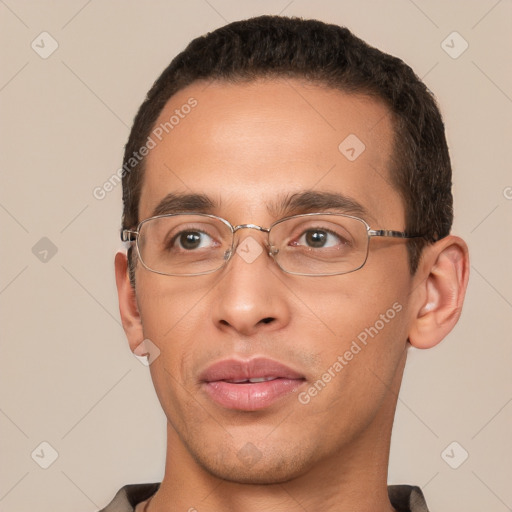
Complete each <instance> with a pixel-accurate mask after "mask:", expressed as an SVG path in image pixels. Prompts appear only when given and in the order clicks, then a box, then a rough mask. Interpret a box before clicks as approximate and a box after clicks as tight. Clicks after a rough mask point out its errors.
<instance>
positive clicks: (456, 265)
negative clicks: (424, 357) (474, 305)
mask: <svg viewBox="0 0 512 512" xmlns="http://www.w3.org/2000/svg"><path fill="white" fill-rule="evenodd" d="M417 275H418V279H420V282H419V284H416V288H415V290H414V292H413V293H414V294H415V295H416V297H417V299H416V301H414V302H415V308H416V309H415V311H414V314H415V317H414V319H413V321H412V324H411V328H410V332H409V341H410V343H411V345H412V346H413V347H416V348H430V347H433V346H435V345H437V344H438V343H439V342H440V341H442V340H443V338H444V337H445V336H446V335H447V334H448V333H449V332H450V331H451V330H452V329H453V327H454V326H455V324H456V323H457V321H458V319H459V317H460V314H461V311H462V304H463V302H464V296H465V293H466V288H467V284H468V278H469V255H468V248H467V245H466V243H465V242H464V240H462V239H460V238H459V237H456V236H447V237H446V238H443V239H442V240H440V241H439V242H436V243H435V244H434V245H432V246H429V247H427V248H425V249H424V255H423V257H422V262H421V264H420V268H419V269H418V272H417Z"/></svg>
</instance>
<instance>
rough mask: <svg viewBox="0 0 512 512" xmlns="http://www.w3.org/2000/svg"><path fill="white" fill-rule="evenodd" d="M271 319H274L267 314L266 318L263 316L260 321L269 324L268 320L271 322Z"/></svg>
mask: <svg viewBox="0 0 512 512" xmlns="http://www.w3.org/2000/svg"><path fill="white" fill-rule="evenodd" d="M273 321H274V318H272V317H270V316H268V317H267V318H263V319H262V320H260V323H263V324H269V323H270V322H273Z"/></svg>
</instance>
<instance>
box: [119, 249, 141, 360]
mask: <svg viewBox="0 0 512 512" xmlns="http://www.w3.org/2000/svg"><path fill="white" fill-rule="evenodd" d="M115 269H116V285H117V296H118V298H119V312H120V313H121V321H122V324H123V329H124V332H125V333H126V337H127V338H128V343H129V344H130V349H131V350H132V352H135V351H136V349H137V347H139V346H141V343H142V341H143V340H144V333H143V329H142V322H141V318H140V314H139V308H138V307H137V299H136V296H135V288H134V287H133V286H132V285H131V283H130V277H129V274H128V258H127V256H126V254H125V253H124V252H123V251H119V252H118V253H117V254H116V258H115Z"/></svg>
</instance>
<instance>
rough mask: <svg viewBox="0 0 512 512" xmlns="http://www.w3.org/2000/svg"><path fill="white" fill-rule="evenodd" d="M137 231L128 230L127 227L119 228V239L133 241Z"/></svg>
mask: <svg viewBox="0 0 512 512" xmlns="http://www.w3.org/2000/svg"><path fill="white" fill-rule="evenodd" d="M138 234H139V232H138V231H130V230H129V229H122V230H121V241H123V242H134V241H135V240H136V239H137V235H138Z"/></svg>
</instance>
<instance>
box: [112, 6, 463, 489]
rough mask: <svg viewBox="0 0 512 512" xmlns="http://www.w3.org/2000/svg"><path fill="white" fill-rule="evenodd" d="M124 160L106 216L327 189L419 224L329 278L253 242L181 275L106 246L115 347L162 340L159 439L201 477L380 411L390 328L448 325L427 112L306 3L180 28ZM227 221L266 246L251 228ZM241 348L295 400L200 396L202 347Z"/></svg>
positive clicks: (360, 45) (314, 456)
mask: <svg viewBox="0 0 512 512" xmlns="http://www.w3.org/2000/svg"><path fill="white" fill-rule="evenodd" d="M185 106H187V107H186V108H185ZM173 116H174V118H175V119H176V120H175V122H174V121H172V117H173ZM166 123H167V124H166ZM159 127H164V128H163V130H162V128H160V129H159ZM165 127H166V128H165ZM158 129H159V131H157V130H158ZM350 134H353V135H355V136H356V137H357V139H358V140H359V141H360V142H362V143H363V144H364V146H365V148H364V151H362V152H361V154H360V155H358V157H357V158H356V159H354V160H353V161H350V160H349V159H347V157H346V156H345V155H343V154H342V152H341V150H340V149H339V145H340V143H341V142H342V141H343V140H345V139H346V137H347V136H349V135H350ZM149 140H151V144H149V143H148V142H149ZM150 145H151V148H150V150H149V151H148V150H146V151H144V152H142V151H141V148H144V147H146V148H148V147H149V146H150ZM135 155H136V156H135ZM141 155H142V156H141ZM132 164H133V165H132ZM124 169H125V173H124V176H123V201H124V212H123V229H135V228H136V227H137V225H138V224H139V223H140V222H141V221H142V220H144V219H146V218H148V217H151V216H153V215H155V212H156V213H160V212H162V211H163V210H162V208H163V207H165V205H166V204H167V206H168V204H169V203H170V202H171V203H172V202H173V201H174V204H175V205H176V204H178V205H179V206H178V209H182V210H183V211H195V212H197V213H211V214H214V215H218V216H220V217H222V218H224V219H226V220H228V221H229V222H230V223H231V224H232V225H240V224H258V225H260V226H263V227H268V226H270V225H271V224H272V223H273V222H275V221H277V220H279V219H280V218H282V217H285V216H287V215H290V214H295V213H307V212H314V211H316V210H319V211H330V207H329V206H328V205H327V206H326V200H327V203H328V199H329V197H330V196H331V195H333V194H334V195H339V196H342V197H344V198H347V199H348V200H349V202H350V201H352V202H353V204H356V205H359V206H361V207H362V208H361V211H364V214H362V215H361V216H365V218H364V220H365V221H366V222H367V223H368V224H370V226H371V227H372V228H374V229H392V230H400V231H406V232H409V233H416V234H420V235H421V236H420V237H417V238H414V239H410V240H408V241H406V240H394V239H381V240H375V243H374V241H373V240H372V241H371V247H370V254H369V257H368V261H367V262H366V264H365V266H364V267H363V268H361V269H360V270H358V271H356V272H353V273H350V274H344V275H336V276H328V277H325V276H324V277H311V276H295V275H287V274H285V273H282V272H281V271H280V269H279V268H278V267H277V266H276V265H275V263H274V262H273V261H272V258H270V257H269V256H268V255H267V254H265V252H263V253H262V255H259V256H258V257H257V258H255V259H254V260H253V261H251V263H248V262H247V261H246V260H244V259H243V258H241V257H238V256H239V255H236V254H235V256H234V257H233V258H232V259H231V261H230V262H229V265H227V266H225V267H223V268H222V269H221V270H219V271H218V272H216V273H212V274H207V275H201V276H193V277H183V276H179V277H176V276H174V277H171V276H162V275H158V274H155V273H153V272H150V271H148V270H147V269H145V268H144V267H143V266H142V265H141V264H140V262H138V261H137V258H136V255H135V254H134V251H133V250H132V251H131V254H129V256H128V260H129V261H127V260H126V258H125V257H124V256H123V255H118V257H117V259H116V270H117V280H118V289H119V297H120V305H121V314H122V317H123V325H124V327H125V330H126V332H127V335H128V338H129V341H130V346H131V348H132V350H134V351H135V350H137V347H139V344H140V343H141V342H142V340H144V339H149V340H151V343H152V344H154V345H155V346H157V347H158V349H159V350H160V356H159V357H158V358H157V359H156V360H155V361H154V363H152V365H151V374H152V378H153V381H154V384H155V388H156V391H157V394H158V396H159V399H160V401H161V403H162V406H163V409H164V411H165V413H166V415H167V418H168V420H169V425H170V429H171V434H170V437H171V439H173V443H174V445H175V449H176V450H178V451H179V449H181V450H182V452H183V453H186V454H188V456H190V458H191V460H194V461H195V462H196V463H197V464H198V465H199V466H200V467H201V468H203V469H204V470H206V471H207V472H209V473H211V474H214V475H216V476H220V477H222V478H225V479H228V480H234V481H241V482H251V483H255V482H265V483H269V482H278V481H286V480H288V479H290V478H293V477H294V476H298V475H301V474H304V473H305V472H307V471H308V469H310V468H312V467H314V466H315V465H318V464H320V463H321V462H322V463H324V464H325V463H326V461H328V460H330V461H331V462H332V463H333V464H334V463H335V460H334V459H335V457H336V454H340V453H342V452H343V451H344V452H345V455H346V456H348V451H349V448H350V450H352V451H354V450H355V449H356V448H355V447H357V446H358V443H359V444H361V443H363V437H364V435H366V436H367V437H368V436H369V438H372V439H373V437H372V436H373V435H375V436H377V437H378V434H377V432H378V431H379V425H380V428H384V430H386V429H387V430H390V429H391V423H392V415H393V411H394V407H395V403H396V393H397V392H398V389H399V385H400V380H401V375H402V371H403V367H404V364H405V358H406V356H405V354H406V348H407V346H408V343H409V342H410V343H412V344H414V345H416V346H418V347H422V348H426V347H429V346H433V345H435V344H436V343H438V342H439V341H440V340H441V339H442V338H443V337H444V336H445V335H446V334H447V332H449V330H450V329H451V328H452V327H453V325H454V324H455V322H456V321H457V318H458V316H459V314H460V308H461V304H462V299H463V295H464V289H465V283H466V282H467V250H466V248H465V245H464V243H463V242H462V241H460V240H459V239H456V238H455V237H451V236H449V232H450V227H451V223H452V196H451V168H450V160H449V155H448V149H447V144H446V139H445V135H444V126H443V122H442V118H441V115H440V113H439V109H438V108H437V106H436V103H435V100H434V98H433V96H432V95H431V93H430V92H429V91H428V89H427V88H426V87H425V85H424V84H423V83H422V82H421V81H420V80H419V79H418V77H417V76H416V75H415V74H414V73H413V71H412V70H411V69H410V68H409V67H408V66H407V65H406V64H404V63H403V62H402V61H401V60H399V59H397V58H395V57H392V56H390V55H386V54H384V53H382V52H380V51H378V50H377V49H375V48H372V47H370V46H368V45H367V44H366V43H364V42H363V41H361V40H360V39H358V38H357V37H355V36H354V35H353V34H351V32H350V31H349V30H348V29H346V28H341V27H338V26H334V25H326V24H324V23H321V22H318V21H313V20H306V21H305V20H300V19H290V18H281V17H272V16H264V17H260V18H255V19H252V20H247V21H241V22H235V23H232V24H230V25H227V26H225V27H223V28H220V29H218V30H216V31H214V32H212V33H210V34H207V35H206V36H204V37H199V38H197V39H195V40H194V41H192V42H191V43H190V45H189V46H188V47H187V48H186V49H185V50H184V51H183V52H182V53H181V54H179V55H178V56H177V57H176V58H175V59H174V60H173V61H172V62H171V64H170V65H169V67H168V68H167V69H166V70H165V71H164V72H163V73H162V75H161V76H160V77H159V78H158V79H157V81H156V82H155V84H154V85H153V87H152V88H151V90H150V91H149V93H148V95H147V98H146V100H145V101H144V103H143V104H142V106H141V107H140V110H139V112H138V114H137V116H136V118H135V121H134V124H133V128H132V131H131V133H130V137H129V140H128V143H127V145H126V151H125V157H124ZM176 198H178V199H179V200H178V202H176ZM162 205H163V206H162ZM347 213H352V212H350V211H349V212H347ZM236 236H237V237H238V238H237V240H238V241H243V240H247V237H248V236H251V237H252V239H253V240H254V241H256V242H257V244H256V245H258V244H261V246H262V247H263V246H264V244H265V237H264V236H263V234H262V233H257V232H251V233H247V232H242V231H240V233H239V234H237V235H236ZM128 274H129V277H128ZM258 358H270V359H272V360H274V361H278V362H280V363H283V364H285V365H286V366H288V367H289V368H290V369H291V370H293V373H294V374H295V375H298V376H299V378H298V379H296V380H298V381H299V382H298V385H297V386H298V387H297V386H296V389H295V388H294V389H293V391H292V392H291V393H292V394H293V393H294V394H295V395H294V397H293V398H290V394H288V395H286V397H284V398H282V400H281V401H278V402H277V403H274V404H272V405H270V406H269V407H264V408H262V409H257V410H250V411H249V410H237V409H236V408H229V407H227V408H226V407H224V406H222V405H219V403H217V402H216V401H212V400H211V399H210V396H209V394H208V392H206V391H205V381H204V375H205V372H206V373H208V371H209V368H210V367H211V365H212V364H214V363H217V362H219V361H222V360H226V359H231V360H236V361H242V362H244V361H245V362H249V364H252V363H251V361H254V360H256V359H258ZM255 364H256V363H255ZM296 384H297V383H296ZM315 390H316V391H315ZM382 426H384V427H382ZM372 432H373V434H372ZM363 434H364V435H363ZM362 436H363V437H362ZM364 442H369V441H368V439H366V441H364ZM176 446H179V447H180V448H179V449H178V448H176ZM219 446H222V447H223V449H222V450H219V448H218V447H219ZM351 456H354V457H356V455H354V453H352V454H351ZM333 457H334V459H333ZM249 459H250V460H249ZM248 460H249V462H248Z"/></svg>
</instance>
